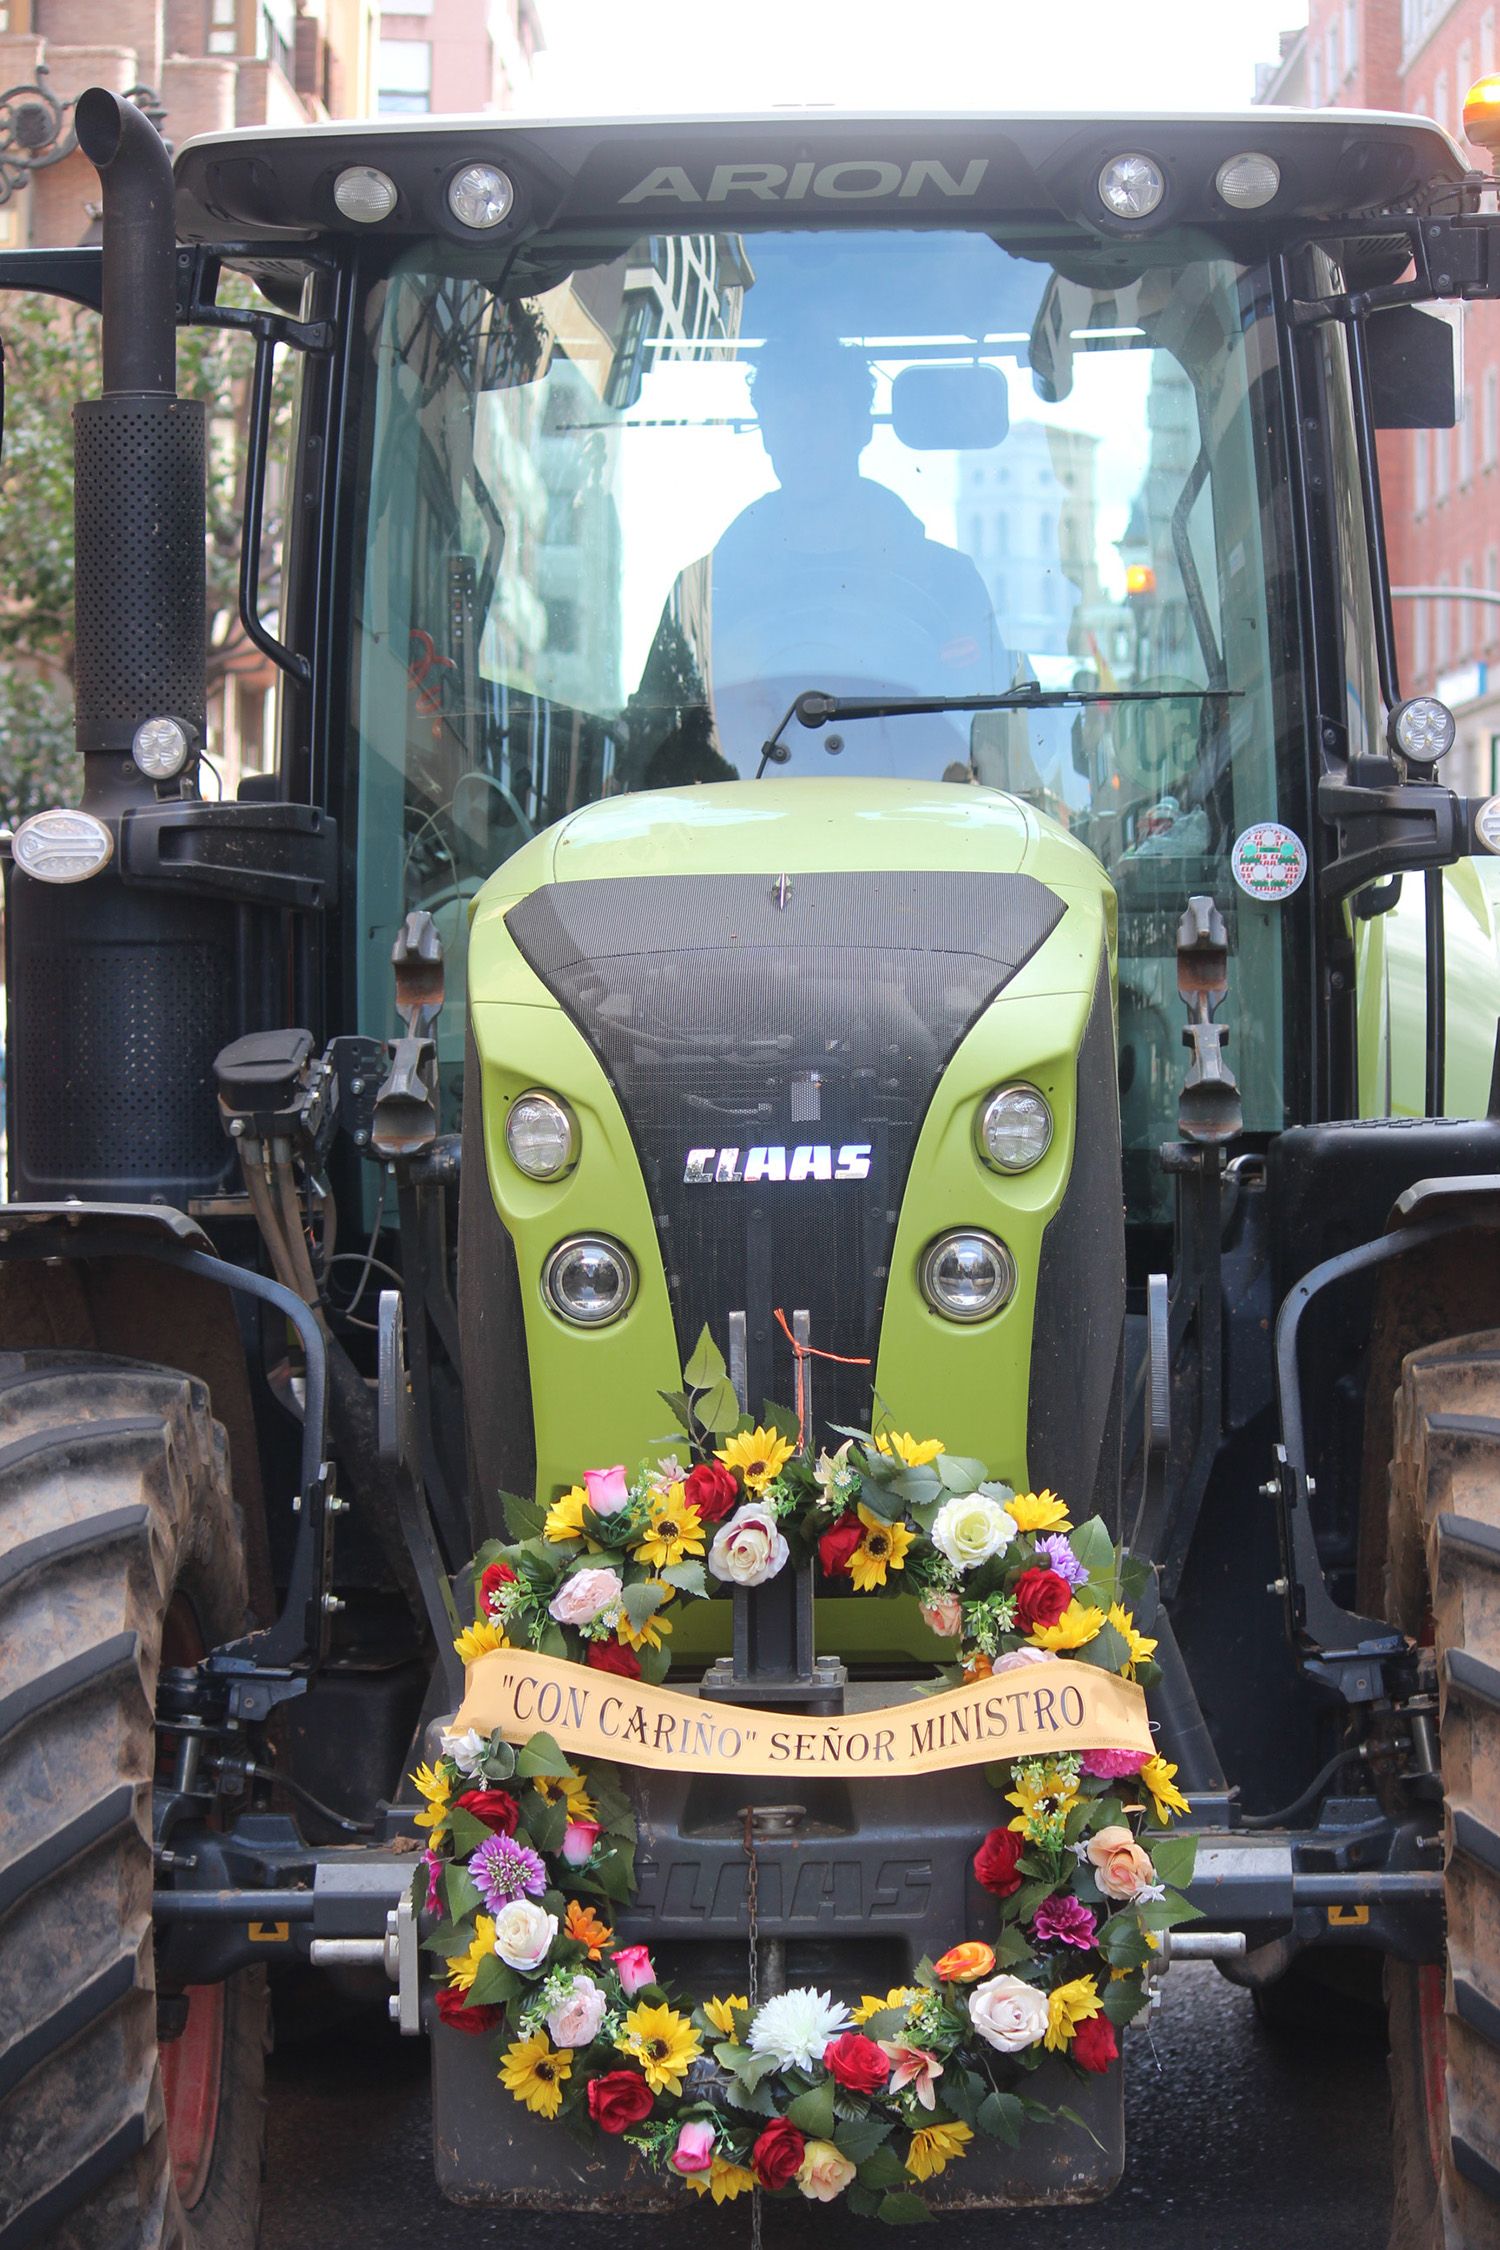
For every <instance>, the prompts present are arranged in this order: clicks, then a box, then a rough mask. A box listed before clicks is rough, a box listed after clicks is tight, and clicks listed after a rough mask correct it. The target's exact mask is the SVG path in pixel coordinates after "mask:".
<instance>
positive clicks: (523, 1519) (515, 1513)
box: [499, 1492, 547, 1541]
mask: <svg viewBox="0 0 1500 2250" xmlns="http://www.w3.org/2000/svg"><path fill="white" fill-rule="evenodd" d="M499 1498H500V1506H501V1508H502V1509H503V1511H504V1514H505V1528H506V1530H507V1531H508V1532H509V1533H510V1535H511V1538H512V1539H514V1540H518V1541H519V1540H522V1539H540V1538H541V1536H542V1525H543V1524H544V1523H545V1522H546V1520H547V1510H546V1509H545V1508H544V1507H543V1506H542V1504H541V1502H540V1501H539V1500H523V1499H522V1497H521V1495H520V1493H519V1492H502V1493H501V1494H500V1496H499Z"/></svg>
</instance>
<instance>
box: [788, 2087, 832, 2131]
mask: <svg viewBox="0 0 1500 2250" xmlns="http://www.w3.org/2000/svg"><path fill="white" fill-rule="evenodd" d="M787 2116H788V2117H789V2118H790V2119H791V2121H792V2123H793V2124H794V2125H795V2126H796V2128H797V2130H798V2132H799V2133H805V2134H806V2135H807V2137H808V2139H809V2140H810V2141H827V2140H831V2139H832V2138H833V2080H832V2079H831V2078H825V2079H824V2080H823V2083H822V2084H821V2085H820V2086H814V2088H813V2090H812V2092H811V2093H810V2094H799V2095H798V2097H797V2099H796V2101H794V2102H793V2103H792V2105H791V2107H790V2109H789V2110H788V2111H787Z"/></svg>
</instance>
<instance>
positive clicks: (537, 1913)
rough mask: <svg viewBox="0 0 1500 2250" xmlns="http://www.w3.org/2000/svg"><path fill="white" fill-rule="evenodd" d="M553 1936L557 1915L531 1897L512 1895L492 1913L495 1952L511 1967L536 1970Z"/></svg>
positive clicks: (550, 1947) (545, 1954) (543, 1959)
mask: <svg viewBox="0 0 1500 2250" xmlns="http://www.w3.org/2000/svg"><path fill="white" fill-rule="evenodd" d="M556 1935H557V1916H556V1915H555V1914H548V1913H547V1912H546V1910H545V1909H544V1908H543V1907H540V1906H538V1905H537V1904H536V1902H535V1900H534V1899H529V1898H513V1899H512V1900H511V1902H510V1904H509V1906H502V1907H501V1909H500V1911H499V1913H498V1914H497V1915H496V1916H495V1951H496V1952H497V1953H498V1954H499V1956H500V1958H501V1960H502V1961H504V1962H507V1963H508V1964H509V1966H510V1967H511V1968H513V1969H539V1968H540V1967H541V1965H542V1963H543V1962H544V1961H545V1960H546V1958H547V1956H548V1954H549V1953H550V1952H551V1951H552V1940H553V1939H554V1938H555V1937H556Z"/></svg>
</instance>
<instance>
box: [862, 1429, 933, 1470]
mask: <svg viewBox="0 0 1500 2250" xmlns="http://www.w3.org/2000/svg"><path fill="white" fill-rule="evenodd" d="M875 1450H876V1452H877V1453H883V1454H885V1456H886V1458H887V1459H888V1460H891V1461H904V1462H905V1463H906V1466H907V1467H908V1468H909V1469H925V1468H926V1466H927V1464H928V1462H929V1461H935V1460H936V1459H937V1457H938V1455H939V1454H940V1453H941V1452H942V1451H943V1450H944V1446H943V1441H942V1439H941V1438H935V1437H925V1438H914V1437H913V1436H912V1434H911V1432H910V1430H882V1431H881V1432H880V1434H879V1436H878V1437H877V1438H876V1440H875Z"/></svg>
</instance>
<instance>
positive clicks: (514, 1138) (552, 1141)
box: [505, 1093, 578, 1180]
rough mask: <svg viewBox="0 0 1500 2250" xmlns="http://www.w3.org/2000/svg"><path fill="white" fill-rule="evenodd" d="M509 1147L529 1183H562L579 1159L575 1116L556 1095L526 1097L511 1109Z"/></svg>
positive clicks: (507, 1122)
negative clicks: (566, 1173)
mask: <svg viewBox="0 0 1500 2250" xmlns="http://www.w3.org/2000/svg"><path fill="white" fill-rule="evenodd" d="M505 1145H506V1147H507V1148H508V1149H509V1150H510V1160H511V1162H512V1163H513V1164H514V1165H515V1167H516V1169H517V1171H520V1172H524V1173H525V1174H526V1177H527V1178H528V1179H529V1180H560V1179H561V1178H562V1176H563V1174H564V1172H571V1171H572V1169H573V1166H574V1164H575V1163H576V1162H577V1157H578V1134H577V1131H576V1129H575V1127H574V1124H573V1116H572V1112H571V1111H570V1110H569V1109H568V1108H566V1107H565V1105H564V1104H563V1103H562V1102H560V1101H558V1100H557V1099H556V1097H555V1096H554V1095H552V1094H536V1093H532V1094H522V1095H521V1096H520V1097H519V1099H518V1100H516V1101H513V1102H512V1103H511V1105H510V1115H509V1116H508V1117H507V1118H506V1120H505Z"/></svg>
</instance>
